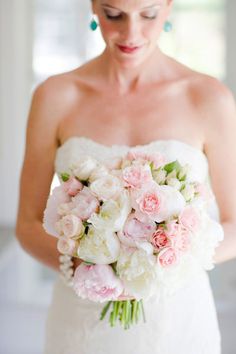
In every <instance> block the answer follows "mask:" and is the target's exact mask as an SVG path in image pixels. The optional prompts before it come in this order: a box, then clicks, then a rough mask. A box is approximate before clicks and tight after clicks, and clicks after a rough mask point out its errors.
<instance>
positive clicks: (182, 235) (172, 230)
mask: <svg viewBox="0 0 236 354" xmlns="http://www.w3.org/2000/svg"><path fill="white" fill-rule="evenodd" d="M166 228H167V229H166V235H167V237H168V238H169V240H170V241H171V246H172V247H173V248H174V249H176V250H177V251H180V252H185V251H187V250H188V249H189V246H190V236H191V235H190V231H189V230H187V229H186V228H185V227H184V226H183V225H182V224H178V223H177V222H176V220H172V221H170V222H168V223H167V224H166Z"/></svg>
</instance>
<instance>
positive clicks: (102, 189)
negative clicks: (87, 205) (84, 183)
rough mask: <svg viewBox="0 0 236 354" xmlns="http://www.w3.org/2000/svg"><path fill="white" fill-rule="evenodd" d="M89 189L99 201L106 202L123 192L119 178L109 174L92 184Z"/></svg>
mask: <svg viewBox="0 0 236 354" xmlns="http://www.w3.org/2000/svg"><path fill="white" fill-rule="evenodd" d="M89 188H90V189H91V191H92V192H93V193H94V194H95V195H96V196H97V197H98V199H100V200H103V201H105V200H109V199H111V198H116V197H117V196H118V195H119V194H120V193H121V192H122V182H121V180H120V179H119V178H118V177H116V176H113V175H110V174H108V175H106V176H104V177H101V178H99V179H97V180H96V181H94V182H92V183H91V185H90V187H89Z"/></svg>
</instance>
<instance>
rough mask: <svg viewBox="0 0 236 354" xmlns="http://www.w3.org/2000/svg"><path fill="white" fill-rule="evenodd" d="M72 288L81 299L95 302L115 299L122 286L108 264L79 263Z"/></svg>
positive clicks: (121, 290)
mask: <svg viewBox="0 0 236 354" xmlns="http://www.w3.org/2000/svg"><path fill="white" fill-rule="evenodd" d="M73 289H74V290H75V292H76V294H77V295H78V296H80V297H81V298H83V299H89V300H91V301H95V302H105V301H111V300H117V298H118V297H119V296H120V295H121V294H122V292H123V290H124V288H123V285H122V282H121V280H120V279H119V278H118V277H117V276H116V275H115V273H114V271H113V269H112V268H111V267H110V266H109V265H101V264H95V265H86V264H84V263H81V264H80V265H79V266H78V267H77V268H76V270H75V274H74V278H73Z"/></svg>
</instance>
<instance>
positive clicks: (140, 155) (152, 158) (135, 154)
mask: <svg viewBox="0 0 236 354" xmlns="http://www.w3.org/2000/svg"><path fill="white" fill-rule="evenodd" d="M126 159H127V160H130V161H133V160H140V161H143V162H144V163H145V162H149V163H150V162H153V164H154V168H158V167H160V166H163V165H164V164H165V163H166V159H165V158H164V156H163V155H162V154H160V153H159V152H155V153H145V152H143V151H137V150H136V151H135V150H131V151H129V152H128V154H127V156H126Z"/></svg>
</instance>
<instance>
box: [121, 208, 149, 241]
mask: <svg viewBox="0 0 236 354" xmlns="http://www.w3.org/2000/svg"><path fill="white" fill-rule="evenodd" d="M155 229H156V224H155V222H154V221H149V222H146V223H142V222H141V221H140V220H138V219H137V218H135V215H134V214H133V213H132V214H130V215H129V217H128V219H127V220H126V223H125V225H124V229H123V231H121V232H119V233H118V236H119V239H120V241H121V242H122V243H123V244H124V245H126V246H130V247H136V246H137V243H140V242H141V243H142V242H146V241H148V240H149V238H150V237H151V235H152V234H153V233H154V231H155Z"/></svg>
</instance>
